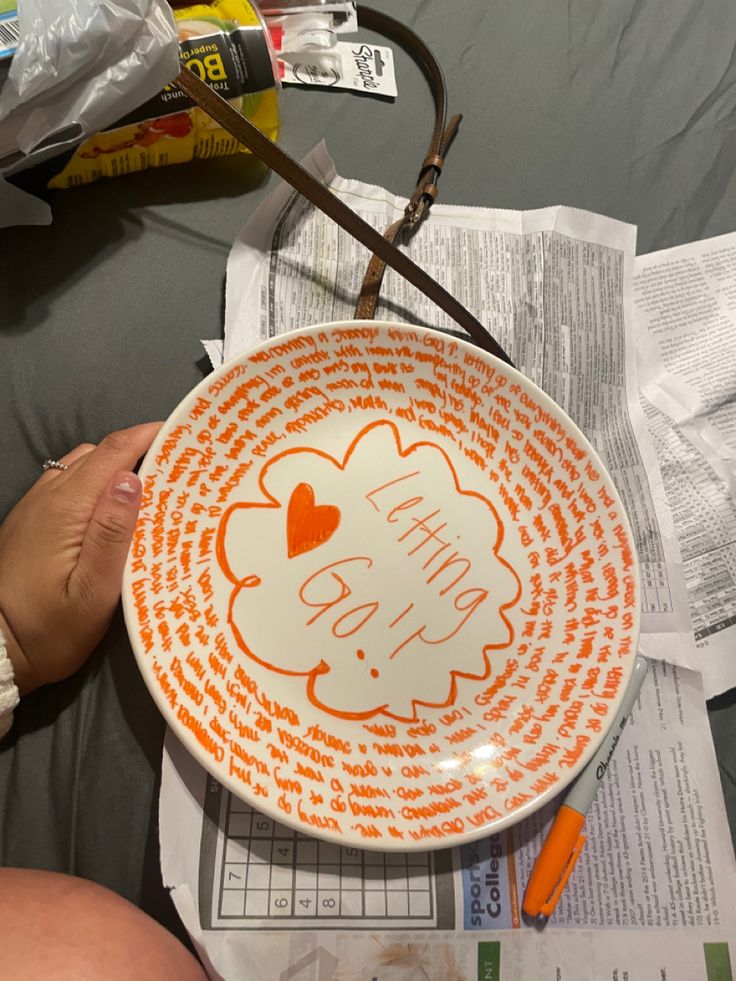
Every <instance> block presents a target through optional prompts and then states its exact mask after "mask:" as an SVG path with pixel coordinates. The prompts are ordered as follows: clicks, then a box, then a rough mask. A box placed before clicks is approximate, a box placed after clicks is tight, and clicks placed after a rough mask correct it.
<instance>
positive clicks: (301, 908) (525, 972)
mask: <svg viewBox="0 0 736 981" xmlns="http://www.w3.org/2000/svg"><path fill="white" fill-rule="evenodd" d="M558 804H559V802H553V803H552V804H551V805H549V806H548V807H545V808H543V809H542V810H540V811H538V812H537V813H536V814H534V815H532V816H531V817H530V818H528V819H527V820H526V821H525V822H523V823H521V824H519V825H516V826H515V827H514V828H512V829H509V830H508V831H502V832H500V833H499V834H496V835H492V836H490V837H487V838H482V839H479V840H478V841H476V842H473V843H471V844H469V845H465V846H463V847H461V848H456V849H452V850H444V851H435V852H409V853H395V852H392V853H385V854H384V853H382V852H374V851H362V850H360V849H356V848H349V847H339V846H337V845H334V844H331V843H328V842H324V841H318V840H316V839H313V838H310V837H308V836H306V835H303V834H302V833H301V832H296V831H293V830H291V829H290V828H286V827H283V826H280V825H279V824H277V823H275V822H273V821H272V820H271V819H270V818H268V817H265V816H264V815H261V814H259V813H258V812H256V811H253V810H252V808H250V807H249V806H248V805H247V804H245V803H243V802H242V801H240V800H238V799H237V798H235V797H232V796H231V795H230V794H229V792H227V791H226V790H224V789H223V788H222V787H221V786H220V784H219V783H217V781H216V780H214V779H213V778H212V777H210V776H209V775H208V774H207V773H206V772H205V771H204V770H203V769H201V768H200V766H199V764H197V763H196V762H195V761H194V759H193V758H192V757H190V756H189V754H188V753H187V752H186V751H185V750H183V749H182V747H181V745H180V744H179V743H178V742H177V741H176V740H175V739H174V737H173V736H172V735H171V734H169V736H168V737H167V744H166V753H165V756H164V769H163V782H162V789H161V808H160V824H161V854H162V870H163V877H164V882H165V883H166V884H167V886H169V887H171V888H172V897H173V900H174V903H175V904H176V906H177V909H178V911H179V913H180V915H181V917H182V919H183V921H184V924H185V926H186V927H187V929H188V931H189V933H190V935H191V936H192V938H193V939H194V941H195V942H196V943H197V945H198V946H199V948H200V950H201V951H202V952H203V956H204V957H205V958H206V959H207V960H208V962H209V965H210V967H211V969H212V971H213V974H214V976H219V977H223V978H227V979H228V981H238V979H243V981H255V979H259V981H260V979H264V981H265V979H268V981H273V979H276V978H279V979H286V978H289V979H292V978H295V979H297V981H299V979H304V981H307V979H314V981H329V979H333V981H337V979H345V981H347V979H356V981H357V979H360V981H370V979H375V981H398V979H402V981H408V979H423V981H435V979H436V981H449V979H458V981H459V979H475V978H478V979H481V978H488V977H490V978H494V979H503V981H507V979H516V978H518V979H524V981H528V979H529V978H542V977H544V978H561V979H565V981H573V979H580V981H591V979H596V981H597V979H608V978H611V979H619V981H621V979H623V978H624V977H628V978H629V981H636V979H652V978H657V979H660V978H665V979H669V981H676V979H678V981H679V979H682V981H698V979H701V978H702V979H703V981H706V979H707V981H712V979H713V978H715V977H719V978H723V979H727V978H729V979H730V978H731V973H722V974H720V975H719V974H714V973H712V972H711V969H710V967H709V964H710V963H711V962H718V963H721V964H726V965H728V964H731V965H732V966H733V967H736V942H735V939H734V938H736V861H735V860H734V855H733V851H732V848H731V842H730V836H729V833H728V825H727V820H726V815H725V809H724V805H723V797H722V794H721V790H720V783H719V777H718V769H717V764H716V759H715V753H714V750H713V743H712V739H711V736H710V729H709V724H708V719H707V713H706V707H705V701H704V698H703V691H702V686H701V684H700V677H699V675H698V674H697V673H695V672H691V671H687V670H684V669H679V668H676V667H674V666H672V665H668V664H666V663H657V662H653V663H652V664H651V666H650V671H649V675H648V677H647V678H646V679H645V682H644V686H643V688H642V691H641V693H640V695H639V699H638V702H637V705H636V708H635V710H634V712H633V715H632V719H631V722H630V724H629V725H628V726H627V728H626V729H625V730H624V732H623V735H622V738H621V741H620V743H619V745H618V747H617V752H616V754H615V756H614V757H613V758H612V759H611V761H610V763H609V766H608V770H607V773H606V775H605V778H604V779H603V780H602V782H601V784H600V787H599V793H598V796H597V798H596V800H595V802H594V804H593V808H592V810H591V812H590V813H589V816H588V820H587V824H586V833H587V836H588V838H587V842H586V844H585V847H584V849H583V853H582V856H581V858H580V859H579V861H578V864H577V866H576V868H575V871H574V873H573V876H572V877H571V879H570V881H569V882H568V885H567V887H566V890H565V891H564V892H563V895H562V898H561V900H560V903H559V905H558V907H557V910H556V912H555V914H554V917H553V919H552V921H551V922H550V924H549V925H548V926H547V928H546V929H545V930H544V931H542V932H540V931H538V930H536V929H535V928H533V927H529V926H528V925H526V924H525V923H524V921H523V919H522V917H521V915H520V907H521V900H522V897H523V892H524V888H525V885H526V882H527V881H528V878H529V874H530V871H531V867H532V864H533V862H534V858H535V857H536V855H537V854H538V852H539V849H540V846H541V842H542V840H543V836H544V835H545V833H546V831H547V830H548V827H549V823H550V821H551V818H552V815H553V814H554V812H555V810H556V807H557V806H558ZM623 930H625V931H626V932H625V933H622V932H621V931H623Z"/></svg>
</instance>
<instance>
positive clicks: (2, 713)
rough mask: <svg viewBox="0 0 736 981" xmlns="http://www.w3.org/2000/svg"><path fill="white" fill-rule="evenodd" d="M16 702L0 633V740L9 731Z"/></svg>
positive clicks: (15, 692) (11, 674)
mask: <svg viewBox="0 0 736 981" xmlns="http://www.w3.org/2000/svg"><path fill="white" fill-rule="evenodd" d="M18 701H19V696H18V689H17V688H16V686H15V682H14V681H13V665H12V664H11V663H10V658H9V657H8V652H7V650H6V647H5V638H4V637H3V635H2V632H0V739H2V738H3V736H4V735H5V733H6V732H7V731H8V729H10V726H11V724H12V722H13V709H14V708H15V706H16V705H17V704H18Z"/></svg>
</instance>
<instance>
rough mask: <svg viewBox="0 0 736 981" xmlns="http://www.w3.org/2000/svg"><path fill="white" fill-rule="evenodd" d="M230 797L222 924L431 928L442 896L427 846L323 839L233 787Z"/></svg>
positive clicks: (223, 846)
mask: <svg viewBox="0 0 736 981" xmlns="http://www.w3.org/2000/svg"><path fill="white" fill-rule="evenodd" d="M223 797H224V801H223V811H222V814H221V825H220V827H221V830H222V831H224V834H223V835H222V836H221V840H220V845H219V861H218V863H217V871H218V872H219V878H220V882H219V884H218V885H217V886H216V889H215V897H216V906H217V912H216V918H217V919H218V920H219V921H220V922H221V923H222V925H223V926H224V925H231V926H234V925H236V924H235V921H240V922H241V923H242V924H243V925H244V926H247V925H255V924H254V923H253V922H252V921H254V920H258V921H263V920H268V921H269V923H268V925H269V926H270V927H274V926H278V921H279V920H282V921H285V920H288V922H284V923H283V925H284V926H285V927H288V926H292V927H293V926H294V925H295V924H294V920H298V921H300V922H299V926H306V925H308V924H307V923H305V922H303V921H312V923H313V924H314V925H315V926H319V925H322V926H327V925H328V922H327V921H329V920H336V921H339V922H340V923H341V924H342V925H344V924H345V921H346V920H362V921H365V920H370V921H379V922H380V921H381V920H384V921H385V920H403V921H406V923H407V925H409V924H411V925H414V926H420V925H424V926H425V927H429V928H431V927H432V925H433V923H434V920H435V915H436V901H435V894H434V883H433V877H432V859H431V857H430V855H429V854H428V853H426V852H417V853H412V854H408V855H407V854H403V853H383V852H368V851H363V850H362V849H358V848H346V847H340V846H338V845H333V844H330V843H328V842H323V841H317V840H316V839H314V838H310V837H308V836H307V835H303V834H301V833H300V832H296V831H292V830H291V829H289V828H286V827H283V826H282V825H280V824H278V823H276V822H274V821H273V820H271V818H268V817H265V816H264V815H262V814H259V813H258V812H257V811H254V810H253V809H252V808H251V807H250V806H249V805H248V804H245V803H243V802H242V801H239V800H238V799H237V798H235V797H233V796H232V795H231V794H229V793H225V794H224V795H223ZM216 874H217V873H216ZM356 925H357V924H356Z"/></svg>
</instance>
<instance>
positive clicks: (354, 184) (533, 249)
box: [224, 143, 698, 667]
mask: <svg viewBox="0 0 736 981" xmlns="http://www.w3.org/2000/svg"><path fill="white" fill-rule="evenodd" d="M303 163H304V165H305V166H306V167H307V168H308V169H310V170H311V172H312V173H314V174H315V175H316V176H318V177H320V178H321V179H322V180H323V181H324V182H325V183H327V184H329V186H330V188H331V189H332V191H333V192H334V193H335V194H338V195H339V196H340V197H341V198H342V199H343V200H344V201H345V202H346V203H348V204H349V205H350V206H351V207H352V208H353V209H354V210H355V211H357V212H358V213H359V214H360V215H361V217H363V218H364V219H365V220H366V221H368V222H369V223H371V224H372V225H373V226H374V227H376V228H380V229H383V228H385V227H387V226H388V225H389V224H390V223H391V222H392V221H393V220H394V219H395V217H396V215H397V214H400V213H401V212H402V211H403V207H404V202H403V201H402V199H400V198H398V197H396V196H394V195H392V194H390V193H389V192H388V191H386V190H384V189H383V188H379V187H374V186H371V185H366V184H362V183H360V182H358V181H354V180H345V179H343V178H341V177H339V176H337V174H336V172H335V167H334V164H333V162H332V160H331V158H330V157H329V155H328V154H327V151H326V148H325V146H324V143H322V144H320V145H319V146H318V147H316V148H315V149H314V150H313V151H312V153H311V154H310V155H309V156H308V157H307V158H306V160H304V161H303ZM635 237H636V234H635V228H634V227H633V226H632V225H626V224H624V223H622V222H618V221H614V220H612V219H609V218H605V217H603V216H601V215H594V214H591V213H589V212H583V211H576V210H574V209H570V208H548V209H544V210H541V211H532V212H514V211H498V210H490V209H485V208H484V209H481V208H464V207H455V206H449V205H444V206H439V205H435V206H434V207H433V208H432V212H431V216H430V218H429V220H427V221H425V222H423V223H422V224H421V225H420V227H419V230H418V231H417V232H416V233H415V235H414V236H413V237H412V239H411V245H410V249H409V251H410V254H411V256H412V258H413V259H414V260H415V261H416V262H417V263H418V264H419V265H420V266H422V267H423V268H424V269H425V270H427V272H429V273H430V274H431V275H432V276H434V277H435V278H436V279H438V280H439V281H440V282H442V283H443V285H444V286H446V288H447V289H449V290H450V292H452V293H453V294H454V295H455V296H456V297H457V298H458V299H459V300H460V301H461V302H462V303H464V304H465V305H466V306H467V307H468V309H470V310H471V311H473V312H474V313H475V315H476V316H477V317H478V318H479V319H480V320H481V322H483V323H485V324H487V325H488V326H489V328H490V329H491V330H492V331H493V333H494V335H495V337H496V338H497V340H498V341H499V343H500V344H501V346H502V347H503V348H504V349H505V350H506V351H508V352H509V354H510V356H511V358H512V360H513V361H514V363H515V364H516V365H517V367H518V368H519V369H520V370H521V371H522V372H523V373H524V374H526V375H527V376H528V377H529V378H531V379H532V380H533V381H534V382H536V383H537V384H538V385H539V386H540V387H541V388H543V389H544V390H545V391H546V392H547V393H548V394H549V395H550V396H551V397H552V398H553V399H554V400H555V401H556V402H557V403H558V404H559V405H561V406H562V408H563V409H564V410H565V411H566V412H567V413H568V415H570V417H571V418H572V419H573V420H574V421H575V422H576V423H577V424H578V425H579V426H580V428H581V429H582V431H583V432H584V433H585V435H586V436H587V437H588V438H589V439H590V441H591V442H592V444H593V445H594V447H595V448H596V450H597V451H598V453H599V454H600V455H601V457H602V459H603V461H604V463H605V464H606V466H607V467H608V470H609V472H610V474H611V476H612V478H613V480H614V482H615V484H616V486H617V488H618V491H619V493H620V494H621V497H622V499H623V502H624V506H625V508H626V511H627V514H628V516H629V520H630V522H631V525H632V528H633V531H634V536H635V539H636V544H637V550H638V554H639V560H640V569H641V577H642V587H643V588H642V612H643V616H642V638H641V649H642V652H643V653H644V654H647V655H649V656H651V657H662V658H665V657H666V658H674V659H676V660H677V663H679V664H681V665H683V666H685V667H695V666H696V663H697V662H696V658H697V654H698V652H697V651H696V650H695V646H694V643H693V636H692V625H691V622H690V616H689V612H688V603H687V596H686V591H685V579H684V575H683V570H682V560H681V558H680V550H679V545H678V544H677V540H676V537H675V532H674V526H673V523H672V516H671V513H670V510H669V506H668V504H667V501H666V497H665V493H664V489H663V485H662V476H661V473H660V470H659V465H658V463H657V458H656V455H655V452H654V448H653V446H652V443H651V441H650V439H649V436H648V433H647V426H646V421H645V419H644V416H643V413H642V408H641V405H640V402H639V398H638V390H637V383H636V348H635V345H634V343H633V334H632V323H633V318H632V309H631V290H630V281H631V274H632V264H633V259H634V252H635ZM368 258H369V255H368V252H367V250H366V249H365V248H364V247H363V246H361V245H359V244H358V243H357V242H355V240H354V239H353V238H352V237H351V236H350V235H348V233H347V232H345V231H344V230H343V229H341V228H340V227H339V226H337V225H336V224H334V223H333V222H332V221H331V220H330V219H329V218H327V217H326V216H325V215H323V214H322V212H320V211H318V210H317V209H315V208H314V207H313V206H312V205H310V204H309V202H307V201H306V200H304V199H303V198H301V197H300V196H299V195H298V194H296V193H295V192H293V191H292V189H291V188H290V187H289V186H288V185H286V184H283V183H282V184H280V185H279V186H278V187H277V188H276V190H275V191H274V192H273V193H272V194H271V195H269V197H268V198H267V199H266V200H265V201H264V202H263V203H262V204H261V206H260V207H259V208H258V210H257V211H256V213H255V214H254V216H253V218H252V219H251V220H250V221H249V222H248V224H247V225H246V226H245V228H244V229H243V231H242V233H241V235H240V236H239V237H238V239H237V240H236V242H235V244H234V246H233V249H232V251H231V253H230V257H229V259H228V268H227V291H226V309H225V345H224V355H225V358H226V359H229V358H231V357H233V356H235V355H236V354H238V353H240V352H241V351H243V350H245V349H246V348H248V347H251V346H252V345H254V344H257V343H258V342H260V341H261V340H264V339H266V338H269V337H273V336H275V335H277V334H279V333H282V332H284V331H287V330H291V329H295V328H298V327H304V326H306V325H308V324H318V323H325V322H328V321H335V320H341V319H351V318H352V316H353V307H354V303H355V299H356V297H357V296H358V293H359V291H360V283H361V280H362V277H363V273H364V271H365V267H366V265H367V261H368ZM382 297H383V299H382V301H381V304H380V307H379V311H378V318H379V319H386V320H393V321H408V322H413V323H418V324H422V325H425V326H430V327H436V328H440V329H444V330H456V328H453V324H452V322H451V321H450V320H449V319H448V317H447V316H446V314H444V313H443V312H442V311H441V310H439V309H438V308H436V307H435V306H434V304H432V303H431V302H430V301H429V300H428V299H427V298H426V297H424V296H423V295H422V294H420V293H419V292H418V291H417V290H415V289H414V287H412V286H411V285H409V284H408V283H407V282H406V281H405V280H404V279H402V278H401V277H400V276H397V275H395V274H394V273H393V271H392V270H387V273H386V278H385V282H384V285H383V289H382Z"/></svg>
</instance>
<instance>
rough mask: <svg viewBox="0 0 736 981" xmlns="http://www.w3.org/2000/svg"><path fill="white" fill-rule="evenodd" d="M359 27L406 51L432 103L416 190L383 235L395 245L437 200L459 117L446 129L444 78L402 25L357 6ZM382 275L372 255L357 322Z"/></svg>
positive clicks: (366, 315)
mask: <svg viewBox="0 0 736 981" xmlns="http://www.w3.org/2000/svg"><path fill="white" fill-rule="evenodd" d="M358 23H359V24H360V26H361V27H367V28H369V29H371V30H374V31H378V32H379V33H380V34H384V35H385V36H386V37H388V38H391V40H393V41H396V42H398V43H399V44H400V45H401V46H402V47H403V48H404V49H405V50H406V51H408V52H409V54H410V55H411V56H412V57H413V58H414V60H415V61H416V62H417V64H418V65H419V67H420V68H421V69H422V71H423V72H424V74H425V76H426V78H427V82H428V83H429V88H430V91H431V92H432V98H433V99H434V129H433V130H432V138H431V140H430V143H429V147H428V148H427V153H426V155H425V158H424V161H423V162H422V166H421V169H420V171H419V176H418V178H417V183H416V187H415V188H414V192H413V194H412V195H411V197H410V198H409V201H408V203H407V205H406V208H405V209H404V214H403V215H402V216H401V217H400V218H399V219H398V220H397V221H395V222H393V223H392V224H391V225H390V226H389V227H388V228H387V229H386V231H385V232H384V233H383V237H384V238H385V239H386V240H387V241H388V242H393V243H395V242H396V241H397V240H399V239H401V238H404V239H405V238H406V237H407V235H408V234H410V233H411V232H413V231H414V230H415V229H416V227H417V225H418V223H419V222H420V220H421V219H422V218H423V217H424V216H425V215H426V214H427V212H428V211H429V208H430V207H431V205H432V202H433V201H434V200H435V198H436V197H437V193H438V188H437V181H438V180H439V176H440V173H441V172H442V167H443V166H444V162H445V159H444V158H445V156H446V154H447V151H448V149H449V147H450V144H451V143H452V140H453V138H454V136H455V134H456V133H457V129H458V126H459V125H460V121H461V119H462V116H459V115H458V116H453V117H452V119H451V120H450V122H449V124H448V125H447V126H445V113H446V106H447V88H446V86H445V76H444V75H443V73H442V68H441V67H440V65H439V62H438V61H437V59H436V58H435V56H434V55H433V54H432V51H431V50H430V48H429V47H428V46H427V45H426V44H425V43H424V41H423V40H422V39H421V38H420V37H419V35H418V34H415V33H414V31H412V30H411V28H409V27H407V26H406V24H402V23H401V21H398V20H394V18H393V17H389V16H388V15H387V14H382V13H380V12H379V11H377V10H373V9H372V8H371V7H365V6H363V4H359V5H358ZM385 271H386V263H385V262H384V261H383V260H382V259H381V258H379V256H377V255H373V256H372V257H371V260H370V262H369V264H368V268H367V270H366V273H365V276H364V277H363V283H362V285H361V288H360V294H359V296H358V302H357V304H356V307H355V316H356V317H357V318H358V319H359V320H371V319H372V318H373V317H374V316H375V314H376V306H377V304H378V294H379V292H380V289H381V284H382V282H383V274H384V273H385Z"/></svg>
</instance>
